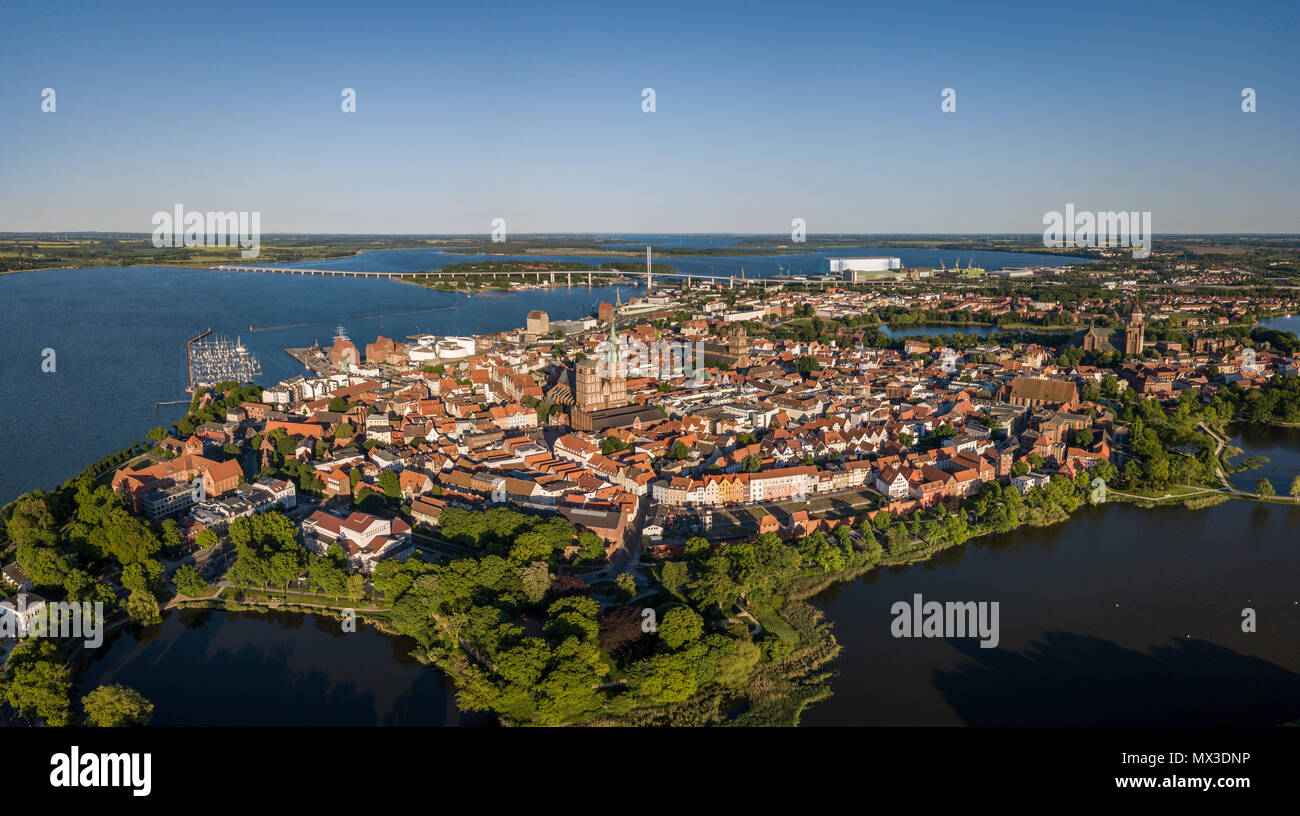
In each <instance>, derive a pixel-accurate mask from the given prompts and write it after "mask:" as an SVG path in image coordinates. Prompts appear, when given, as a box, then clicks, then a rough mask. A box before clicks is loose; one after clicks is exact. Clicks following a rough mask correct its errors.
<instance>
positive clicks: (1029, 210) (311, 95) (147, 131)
mask: <svg viewBox="0 0 1300 816" xmlns="http://www.w3.org/2000/svg"><path fill="white" fill-rule="evenodd" d="M272 6H273V7H272ZM196 8H198V7H194V6H187V5H186V4H181V3H175V2H170V3H158V4H152V3H131V2H121V3H112V4H109V3H96V4H80V3H78V4H73V3H67V4H65V3H58V2H40V3H14V2H7V3H4V4H2V5H0V30H2V31H4V32H5V33H4V40H5V45H4V48H3V49H0V231H15V230H17V231H28V230H59V229H66V230H81V229H100V230H121V231H132V232H148V231H150V230H151V229H152V224H151V222H150V219H151V217H152V215H153V213H154V212H156V211H159V210H171V208H172V207H173V205H174V204H176V203H178V202H179V203H182V204H184V205H185V206H186V208H188V209H197V210H256V211H259V212H261V214H262V230H263V232H271V233H273V232H418V233H461V232H472V233H486V232H488V230H489V228H490V226H489V225H490V222H491V221H492V219H493V218H496V217H502V218H505V219H506V222H507V225H508V228H509V230H510V231H511V232H513V233H522V232H536V231H567V232H593V231H604V232H616V231H626V232H771V233H779V232H788V231H789V229H790V221H791V219H792V218H796V217H799V218H804V219H805V220H806V222H807V228H808V231H809V232H811V233H820V232H868V233H870V232H1041V231H1042V229H1043V226H1042V218H1043V214H1044V213H1045V212H1047V211H1050V210H1063V209H1064V207H1065V205H1066V203H1074V204H1075V206H1076V207H1077V208H1078V209H1080V210H1094V211H1095V210H1120V209H1123V210H1149V211H1151V212H1152V223H1153V227H1154V230H1155V231H1156V232H1157V233H1167V232H1300V206H1297V190H1300V48H1298V47H1297V45H1296V42H1295V36H1296V32H1297V31H1298V30H1300V4H1297V3H1294V2H1288V3H1265V2H1260V3H1249V4H1243V5H1241V6H1236V5H1230V4H1227V3H1223V4H1208V3H1197V2H1186V1H1185V2H1177V3H1173V2H1170V3H1161V2H1152V3H1142V4H1133V3H1113V4H1106V3H1094V4H1087V6H1086V7H1085V6H1078V7H1076V6H1069V5H1068V4H1067V5H1062V4H1044V3H1024V4H1019V3H995V2H989V3H951V4H949V3H929V4H926V3H908V2H894V3H889V4H871V3H861V2H855V3H779V4H778V3H763V2H751V3H701V2H693V3H682V4H673V3H666V2H657V3H651V4H636V5H631V4H629V5H626V6H625V5H623V4H615V3H563V2H556V3H512V2H495V1H494V2H491V3H483V4H471V3H387V2H369V3H364V4H357V3H338V4H333V3H328V2H321V3H303V4H289V3H281V4H259V3H250V4H242V3H236V2H224V3H218V4H210V5H207V6H206V7H205V8H207V9H208V10H206V11H199V10H196ZM1085 8H1086V9H1087V11H1084V10H1083V9H1085ZM1067 10H1068V13H1067ZM47 87H49V88H54V89H55V91H56V93H57V111H56V112H55V113H43V112H42V111H41V92H42V89H44V88H47ZM348 87H350V88H354V89H355V90H356V93H357V111H356V113H350V114H345V113H343V112H342V111H341V110H340V99H341V96H340V94H341V91H342V89H343V88H348ZM646 87H651V88H654V89H655V94H656V111H655V112H654V113H644V112H642V110H641V100H642V97H641V91H642V89H643V88H646ZM1246 87H1251V88H1254V89H1255V91H1256V93H1257V111H1256V112H1255V113H1249V114H1247V113H1243V112H1242V111H1241V92H1242V89H1243V88H1246ZM944 88H953V89H955V90H956V92H957V110H956V112H954V113H943V112H941V110H940V102H941V97H940V93H941V91H942V89H944Z"/></svg>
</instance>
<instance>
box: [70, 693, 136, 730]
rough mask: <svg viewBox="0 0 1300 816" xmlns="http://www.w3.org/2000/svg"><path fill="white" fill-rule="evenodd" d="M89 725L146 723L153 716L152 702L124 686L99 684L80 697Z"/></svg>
mask: <svg viewBox="0 0 1300 816" xmlns="http://www.w3.org/2000/svg"><path fill="white" fill-rule="evenodd" d="M81 705H82V707H83V708H85V710H86V720H87V722H88V723H89V724H90V725H95V726H99V727H101V728H117V727H120V726H124V725H148V724H149V720H150V719H152V718H153V703H151V702H149V701H148V700H146V699H145V698H144V696H143V695H142V694H140V692H138V691H136V690H135V689H132V688H127V687H126V686H121V685H117V684H111V685H106V686H100V687H99V688H97V689H95V690H94V691H92V692H90V693H89V694H87V695H86V696H85V697H82V698H81Z"/></svg>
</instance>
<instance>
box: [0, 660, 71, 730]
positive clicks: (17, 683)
mask: <svg viewBox="0 0 1300 816" xmlns="http://www.w3.org/2000/svg"><path fill="white" fill-rule="evenodd" d="M5 669H6V676H5V677H4V678H3V680H0V698H2V699H3V700H4V701H5V702H6V703H8V704H9V706H10V707H11V708H13V709H14V710H15V711H17V712H18V714H19V716H21V717H23V718H25V719H27V720H29V721H35V720H36V719H37V718H39V719H41V720H44V721H45V723H46V724H47V725H53V726H62V725H67V724H68V707H69V705H70V704H71V700H70V698H69V694H70V692H71V690H72V681H71V679H70V677H69V674H68V669H67V668H66V667H64V665H63V660H62V659H61V657H60V655H59V652H58V649H56V648H55V646H54V644H52V643H50V642H49V641H48V640H45V639H38V638H29V639H27V640H24V641H22V642H20V643H19V644H18V645H17V646H15V647H14V648H13V650H12V651H11V652H10V653H9V659H8V660H7V661H6V662H5Z"/></svg>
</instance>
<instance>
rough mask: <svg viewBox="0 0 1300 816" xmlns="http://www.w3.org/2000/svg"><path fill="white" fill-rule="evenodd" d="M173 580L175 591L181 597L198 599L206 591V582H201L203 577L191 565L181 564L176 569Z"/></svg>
mask: <svg viewBox="0 0 1300 816" xmlns="http://www.w3.org/2000/svg"><path fill="white" fill-rule="evenodd" d="M173 580H174V581H175V582H176V589H177V590H179V591H180V593H181V594H182V595H188V596H190V597H191V598H197V597H199V596H200V595H202V594H203V593H204V592H206V591H207V589H208V582H207V581H205V580H203V576H202V575H199V571H198V570H197V569H195V568H194V566H193V565H192V564H182V565H181V566H179V567H177V569H176V575H175V577H174V579H173Z"/></svg>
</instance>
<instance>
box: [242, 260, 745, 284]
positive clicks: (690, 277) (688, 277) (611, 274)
mask: <svg viewBox="0 0 1300 816" xmlns="http://www.w3.org/2000/svg"><path fill="white" fill-rule="evenodd" d="M216 268H217V269H223V270H229V271H232V272H263V273H269V274H276V275H329V276H334V277H341V278H425V279H429V278H432V279H435V280H437V279H449V280H450V279H455V278H458V277H459V278H465V277H491V278H515V277H517V278H520V279H521V280H524V281H528V280H530V279H531V280H533V281H535V282H536V283H543V282H549V283H550V284H551V285H552V286H555V285H560V284H563V285H568V286H572V285H573V284H574V278H575V277H576V278H577V282H578V285H579V286H581V285H583V284H584V282H585V284H586V285H587V286H592V285H594V283H595V281H596V280H597V279H598V278H601V279H604V278H629V277H641V276H642V275H644V277H645V284H646V289H647V290H649V289H650V288H652V287H653V286H654V280H655V279H656V278H658V279H661V280H668V279H674V280H680V281H683V284H684V285H685V286H690V284H691V281H697V282H708V283H725V284H726V285H727V286H728V287H729V288H733V287H735V285H736V283H737V282H739V283H740V284H741V285H742V286H743V285H746V284H749V283H760V282H761V283H766V282H767V279H765V278H742V277H736V276H735V275H703V274H699V273H688V272H676V271H674V272H656V271H653V270H650V271H647V272H645V273H633V272H626V271H623V270H619V269H518V270H505V269H501V270H486V271H482V272H466V271H446V270H433V271H431V272H379V271H373V270H371V271H366V270H352V269H306V268H303V267H297V266H246V265H237V264H224V265H221V266H218V267H216Z"/></svg>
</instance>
